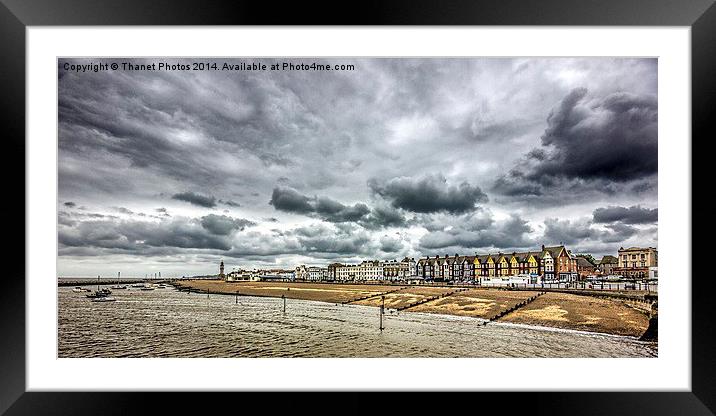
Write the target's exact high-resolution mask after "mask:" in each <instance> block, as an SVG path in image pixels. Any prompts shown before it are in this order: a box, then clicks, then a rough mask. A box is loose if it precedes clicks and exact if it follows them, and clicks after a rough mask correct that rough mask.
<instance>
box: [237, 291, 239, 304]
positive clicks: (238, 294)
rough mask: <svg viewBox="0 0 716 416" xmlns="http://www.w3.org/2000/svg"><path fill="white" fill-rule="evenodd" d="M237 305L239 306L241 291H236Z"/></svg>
mask: <svg viewBox="0 0 716 416" xmlns="http://www.w3.org/2000/svg"><path fill="white" fill-rule="evenodd" d="M236 304H237V305H238V304H239V291H238V290H237V291H236Z"/></svg>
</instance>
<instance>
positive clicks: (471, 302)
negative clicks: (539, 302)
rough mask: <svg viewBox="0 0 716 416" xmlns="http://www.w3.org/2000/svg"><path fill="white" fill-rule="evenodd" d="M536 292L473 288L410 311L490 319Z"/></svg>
mask: <svg viewBox="0 0 716 416" xmlns="http://www.w3.org/2000/svg"><path fill="white" fill-rule="evenodd" d="M536 294H537V292H522V291H507V290H498V289H471V290H468V291H466V292H459V293H456V294H454V295H451V296H448V297H445V298H442V299H436V300H433V301H430V302H427V303H424V304H422V305H418V306H416V307H414V308H410V311H413V312H428V313H443V314H448V315H460V316H472V317H475V318H484V319H489V318H492V317H493V316H495V315H497V314H498V313H499V312H501V311H503V310H506V309H508V308H511V307H513V306H515V305H516V304H518V303H520V302H522V301H524V300H526V299H527V298H529V297H531V296H534V295H536Z"/></svg>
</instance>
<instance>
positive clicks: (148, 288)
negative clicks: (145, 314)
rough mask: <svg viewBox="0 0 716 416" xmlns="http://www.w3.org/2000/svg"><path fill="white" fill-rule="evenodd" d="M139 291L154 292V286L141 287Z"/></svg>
mask: <svg viewBox="0 0 716 416" xmlns="http://www.w3.org/2000/svg"><path fill="white" fill-rule="evenodd" d="M141 290H154V286H152V285H144V286H142V289H141Z"/></svg>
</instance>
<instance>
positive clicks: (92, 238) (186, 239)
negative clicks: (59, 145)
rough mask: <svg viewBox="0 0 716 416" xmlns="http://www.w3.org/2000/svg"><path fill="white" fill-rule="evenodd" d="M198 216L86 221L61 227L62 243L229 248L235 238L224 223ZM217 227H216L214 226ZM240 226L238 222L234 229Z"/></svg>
mask: <svg viewBox="0 0 716 416" xmlns="http://www.w3.org/2000/svg"><path fill="white" fill-rule="evenodd" d="M209 224H210V225H209V226H208V227H206V226H204V224H203V221H199V220H196V219H186V218H183V219H176V220H164V221H161V222H150V221H111V220H99V221H95V220H88V221H82V222H81V223H79V224H77V225H76V226H75V227H73V228H60V229H59V232H58V239H59V243H60V245H61V246H65V247H86V248H102V249H116V250H121V251H127V252H133V253H135V254H143V253H146V252H147V250H148V249H149V248H156V247H174V248H186V249H214V250H229V249H230V248H231V240H230V239H229V238H228V235H227V234H221V233H217V232H216V231H219V232H221V231H224V230H225V228H222V225H221V224H219V225H216V223H212V222H211V221H209ZM212 227H213V229H212ZM236 229H237V228H236V227H235V226H234V228H233V230H236Z"/></svg>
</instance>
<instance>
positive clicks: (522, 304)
mask: <svg viewBox="0 0 716 416" xmlns="http://www.w3.org/2000/svg"><path fill="white" fill-rule="evenodd" d="M545 293H547V292H539V293H537V294H536V295H534V296H531V297H529V298H527V299H525V300H523V301H522V302H519V303H517V304H515V305H513V306H512V307H510V308H507V309H505V310H503V311H500V312H498V313H497V314H496V315H495V316H493V317H491V318H488V319H487V322H484V323H483V325H487V323H488V322H493V321H496V320H498V319H500V318H502V317H503V316H505V315H507V314H508V313H512V312H514V311H516V310H517V309H520V308H524V307H525V306H527V305H529V304H530V303H532V302H534V301H535V300H536V299H537V298H538V297H540V296H542V295H544V294H545Z"/></svg>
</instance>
